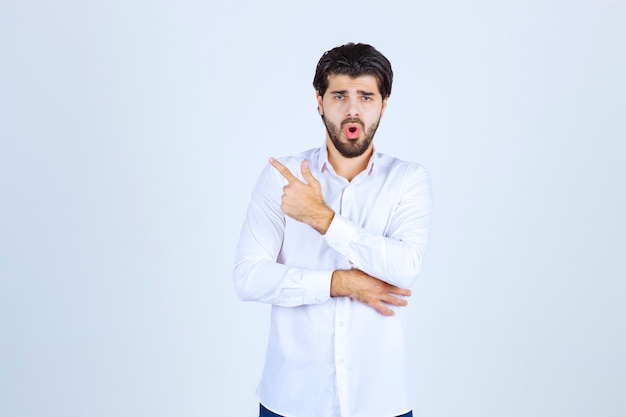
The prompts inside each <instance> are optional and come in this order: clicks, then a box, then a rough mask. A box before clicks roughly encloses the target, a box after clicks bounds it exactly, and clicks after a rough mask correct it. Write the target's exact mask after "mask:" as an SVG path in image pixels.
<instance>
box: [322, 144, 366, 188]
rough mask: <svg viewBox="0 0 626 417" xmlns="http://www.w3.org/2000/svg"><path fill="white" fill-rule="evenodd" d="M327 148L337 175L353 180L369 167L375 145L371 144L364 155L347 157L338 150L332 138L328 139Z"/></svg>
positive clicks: (329, 159) (329, 158)
mask: <svg viewBox="0 0 626 417" xmlns="http://www.w3.org/2000/svg"><path fill="white" fill-rule="evenodd" d="M326 149H327V150H328V162H329V163H330V165H332V167H333V169H334V170H335V172H336V173H337V175H339V176H341V177H344V178H345V179H347V180H348V182H350V181H352V180H353V179H354V177H356V176H357V175H359V174H360V173H361V172H363V170H364V169H365V168H367V163H368V162H369V160H370V157H371V156H372V152H373V151H374V148H373V146H370V147H369V148H368V149H367V151H365V152H364V153H363V155H359V156H357V157H354V158H346V157H345V156H343V155H341V154H340V153H339V151H337V149H336V148H335V146H334V145H333V143H332V142H331V141H330V139H327V140H326Z"/></svg>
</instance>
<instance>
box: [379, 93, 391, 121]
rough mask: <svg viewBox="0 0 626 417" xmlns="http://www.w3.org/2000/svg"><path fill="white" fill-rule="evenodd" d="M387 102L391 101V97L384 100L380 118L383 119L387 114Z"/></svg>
mask: <svg viewBox="0 0 626 417" xmlns="http://www.w3.org/2000/svg"><path fill="white" fill-rule="evenodd" d="M387 100H389V96H387V97H385V98H384V99H383V107H382V109H380V117H383V114H385V108H386V107H387Z"/></svg>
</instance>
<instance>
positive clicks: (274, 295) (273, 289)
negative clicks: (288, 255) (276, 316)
mask: <svg viewBox="0 0 626 417" xmlns="http://www.w3.org/2000/svg"><path fill="white" fill-rule="evenodd" d="M284 185H285V182H284V181H283V179H282V177H280V175H279V174H278V173H277V172H276V170H275V169H274V168H273V167H271V166H269V165H268V166H266V167H265V169H264V170H263V172H262V173H261V176H260V178H259V180H258V182H257V185H256V187H255V189H254V191H253V193H252V200H251V202H250V205H249V207H248V211H247V215H246V219H245V221H244V224H243V226H242V228H241V233H240V236H239V243H238V245H237V255H236V259H235V265H234V268H233V282H234V286H235V291H236V292H237V295H238V296H239V298H240V299H242V300H244V301H258V302H263V303H269V304H275V305H280V306H284V307H294V306H298V305H305V304H320V303H324V302H326V301H328V299H330V280H331V277H332V272H333V271H331V270H311V269H305V268H296V267H291V266H288V265H284V264H281V263H278V262H277V259H278V255H279V253H280V249H281V247H282V244H283V237H284V231H285V215H284V213H283V212H282V211H281V210H280V204H281V199H282V190H283V186H284Z"/></svg>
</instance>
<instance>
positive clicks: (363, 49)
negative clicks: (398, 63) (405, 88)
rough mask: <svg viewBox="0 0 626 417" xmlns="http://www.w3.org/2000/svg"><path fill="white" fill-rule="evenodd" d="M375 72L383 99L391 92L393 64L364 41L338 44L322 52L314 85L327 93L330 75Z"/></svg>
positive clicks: (351, 75) (355, 75)
mask: <svg viewBox="0 0 626 417" xmlns="http://www.w3.org/2000/svg"><path fill="white" fill-rule="evenodd" d="M339 74H341V75H349V76H350V77H353V78H355V77H359V76H361V75H373V76H375V77H376V79H377V81H378V90H379V91H380V94H381V95H382V96H383V98H387V97H389V95H390V94H391V84H392V82H393V71H392V70H391V63H390V62H389V60H388V59H387V58H385V56H384V55H383V54H381V53H380V52H378V51H377V50H376V49H375V48H374V47H373V46H371V45H367V44H364V43H356V44H355V43H352V42H350V43H347V44H345V45H341V46H337V47H336V48H333V49H331V50H330V51H327V52H325V53H324V55H322V57H321V58H320V60H319V62H318V63H317V68H316V69H315V77H313V87H314V88H315V90H317V91H319V94H320V96H324V93H326V89H327V88H328V76H329V75H339Z"/></svg>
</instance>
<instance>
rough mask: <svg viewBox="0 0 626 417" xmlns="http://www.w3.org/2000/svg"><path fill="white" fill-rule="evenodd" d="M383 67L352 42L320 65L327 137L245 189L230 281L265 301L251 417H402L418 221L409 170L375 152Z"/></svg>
mask: <svg viewBox="0 0 626 417" xmlns="http://www.w3.org/2000/svg"><path fill="white" fill-rule="evenodd" d="M392 80H393V72H392V70H391V64H390V63H389V61H388V60H387V59H386V58H385V57H384V56H383V55H382V54H381V53H380V52H378V51H377V50H376V49H374V48H373V47H372V46H370V45H365V44H353V43H350V44H346V45H343V46H339V47H336V48H334V49H332V50H330V51H328V52H326V53H325V54H324V55H323V56H322V58H321V59H320V61H319V63H318V65H317V69H316V73H315V77H314V80H313V86H314V88H315V91H316V98H317V105H318V111H319V114H320V115H321V117H322V121H323V123H324V125H325V126H326V140H325V143H324V145H323V146H322V147H321V148H317V149H312V150H309V151H306V152H304V153H302V154H299V155H296V156H292V157H288V158H283V159H281V160H280V161H279V160H276V159H273V158H270V164H268V165H267V167H266V169H265V170H264V171H263V172H262V174H261V176H260V178H259V181H258V183H257V185H256V188H255V190H254V192H253V195H252V201H251V203H250V206H249V208H248V213H247V217H246V220H245V222H244V224H243V227H242V230H241V236H240V240H239V245H238V248H237V256H236V262H235V266H234V270H233V279H234V284H235V288H236V291H237V294H238V295H239V297H240V298H241V299H242V300H250V301H258V302H263V303H269V304H272V314H271V327H270V335H269V342H268V347H267V356H266V362H265V367H264V370H263V376H262V379H261V382H260V385H259V388H258V395H259V399H260V402H261V407H260V408H261V414H260V415H261V416H277V415H278V416H286V417H335V416H343V417H395V416H411V415H412V413H411V408H412V403H411V392H412V391H411V386H410V369H409V366H408V361H407V359H408V356H409V354H410V353H409V352H408V351H407V347H406V339H407V336H408V335H407V331H408V327H407V318H408V317H407V314H406V309H404V308H403V307H404V306H406V305H407V301H406V297H408V296H410V295H411V292H410V290H409V289H408V288H410V287H411V286H412V285H413V283H414V282H415V279H416V277H417V275H418V272H419V270H420V268H421V266H422V259H423V256H424V253H425V251H426V246H427V244H428V240H429V231H430V222H431V206H432V197H431V185H430V178H429V176H428V173H427V172H426V171H425V170H424V168H422V167H421V166H420V165H417V164H414V163H409V162H404V161H401V160H399V159H395V158H392V157H389V156H386V155H383V154H380V153H376V152H374V146H373V141H372V140H373V138H374V134H375V132H376V128H377V127H378V123H379V121H380V119H381V117H382V116H383V113H384V111H385V107H386V105H387V100H388V98H389V95H390V93H391V84H392Z"/></svg>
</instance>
